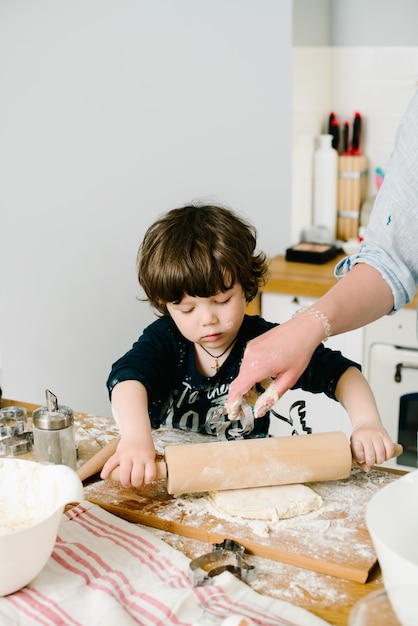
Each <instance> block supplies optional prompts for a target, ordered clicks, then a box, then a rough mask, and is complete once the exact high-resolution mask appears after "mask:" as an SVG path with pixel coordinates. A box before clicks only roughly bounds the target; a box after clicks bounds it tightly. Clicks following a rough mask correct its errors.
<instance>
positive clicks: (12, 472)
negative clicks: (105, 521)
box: [0, 458, 83, 596]
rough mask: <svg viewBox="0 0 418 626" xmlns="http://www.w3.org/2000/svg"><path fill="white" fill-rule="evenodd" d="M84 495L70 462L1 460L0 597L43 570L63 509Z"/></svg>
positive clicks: (19, 586) (22, 585) (78, 500)
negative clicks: (49, 463) (62, 463)
mask: <svg viewBox="0 0 418 626" xmlns="http://www.w3.org/2000/svg"><path fill="white" fill-rule="evenodd" d="M82 499H83V485H82V483H81V481H80V479H79V477H78V476H77V474H76V473H75V472H74V470H72V469H71V468H69V467H67V466H66V465H42V464H40V463H35V462H32V461H27V460H23V459H15V458H4V459H0V596H5V595H7V594H10V593H13V592H14V591H17V590H18V589H21V588H22V587H24V586H25V585H26V584H28V583H29V582H30V581H31V580H32V579H33V578H34V577H35V576H36V575H37V574H39V572H40V571H41V570H42V569H43V567H44V566H45V564H46V562H47V561H48V558H49V556H50V554H51V552H52V549H53V547H54V544H55V540H56V537H57V531H58V525H59V522H60V519H61V515H62V512H63V508H64V506H65V505H66V504H68V503H69V502H80V501H82Z"/></svg>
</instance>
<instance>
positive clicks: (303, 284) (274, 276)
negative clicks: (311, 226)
mask: <svg viewBox="0 0 418 626" xmlns="http://www.w3.org/2000/svg"><path fill="white" fill-rule="evenodd" d="M344 256H345V255H344V254H340V255H339V256H337V257H336V258H335V259H333V260H332V261H328V262H327V263H323V264H322V265H315V264H313V263H298V262H295V261H286V259H285V257H284V256H283V255H278V256H275V257H273V258H272V259H271V261H270V266H269V267H270V275H269V279H268V281H267V283H266V284H265V285H263V287H261V288H260V291H259V293H258V294H257V296H256V298H255V299H254V300H253V301H252V302H250V303H249V304H248V305H247V311H246V312H247V313H248V314H249V315H261V314H262V313H261V295H262V294H263V293H284V294H291V295H296V296H305V297H309V298H320V297H321V296H323V295H324V294H325V293H326V292H327V291H329V290H330V289H331V287H333V285H335V283H336V278H335V276H334V268H335V265H336V264H337V263H338V261H340V260H341V259H343V258H344ZM407 307H409V308H415V307H416V296H415V298H414V300H413V301H412V302H411V303H410V304H408V305H407Z"/></svg>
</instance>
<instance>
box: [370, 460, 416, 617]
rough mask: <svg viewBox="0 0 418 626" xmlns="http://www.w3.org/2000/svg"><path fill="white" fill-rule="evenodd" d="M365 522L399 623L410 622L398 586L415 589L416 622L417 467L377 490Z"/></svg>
mask: <svg viewBox="0 0 418 626" xmlns="http://www.w3.org/2000/svg"><path fill="white" fill-rule="evenodd" d="M366 522H367V527H368V529H369V532H370V535H371V537H372V540H373V544H374V547H375V550H376V554H377V558H378V560H379V564H380V567H381V570H382V576H383V582H384V585H385V588H386V591H387V593H388V596H389V598H390V600H391V602H392V605H393V608H394V610H395V613H396V614H397V616H398V618H399V619H400V621H401V623H402V624H410V623H411V622H409V621H408V616H407V615H404V616H403V614H404V611H405V610H406V608H407V607H406V606H405V603H402V602H399V601H398V600H397V598H398V594H399V589H400V588H407V589H409V590H410V589H411V588H413V589H415V590H416V594H415V601H416V607H415V618H414V620H417V621H414V626H415V624H417V623H418V617H417V616H418V471H413V472H410V473H408V474H405V475H404V476H401V478H399V479H398V480H396V481H394V482H393V483H391V484H390V485H387V486H386V487H383V488H382V489H381V490H380V491H379V492H378V493H376V494H375V495H374V496H373V497H372V499H371V500H370V502H369V504H368V506H367V511H366ZM395 590H396V592H395ZM410 609H411V607H409V610H410Z"/></svg>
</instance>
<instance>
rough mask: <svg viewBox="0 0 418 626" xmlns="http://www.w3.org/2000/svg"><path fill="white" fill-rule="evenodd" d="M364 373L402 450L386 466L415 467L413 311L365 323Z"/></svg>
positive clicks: (417, 399)
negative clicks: (366, 324)
mask: <svg viewBox="0 0 418 626" xmlns="http://www.w3.org/2000/svg"><path fill="white" fill-rule="evenodd" d="M363 371H364V374H365V376H366V378H367V379H368V381H369V383H370V386H371V388H372V389H373V392H374V394H375V397H376V402H377V406H378V409H379V412H380V415H381V417H382V421H383V423H384V425H385V427H386V429H387V430H388V432H389V434H390V436H391V437H392V439H393V440H394V441H398V442H399V443H401V444H402V445H403V448H404V453H403V454H402V455H401V456H400V457H398V458H397V459H393V460H391V461H388V462H387V463H385V465H386V466H388V467H393V468H397V469H403V470H413V469H417V467H418V457H417V431H418V342H417V338H416V311H415V309H402V310H401V311H399V313H396V314H395V315H390V316H386V317H384V318H382V319H380V320H378V321H377V322H374V323H373V324H370V325H369V326H367V327H366V329H365V333H364V369H363Z"/></svg>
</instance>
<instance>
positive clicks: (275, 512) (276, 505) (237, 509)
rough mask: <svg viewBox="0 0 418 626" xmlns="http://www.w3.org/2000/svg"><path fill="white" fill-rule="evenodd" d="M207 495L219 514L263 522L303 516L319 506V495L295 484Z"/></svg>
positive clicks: (214, 492)
mask: <svg viewBox="0 0 418 626" xmlns="http://www.w3.org/2000/svg"><path fill="white" fill-rule="evenodd" d="M209 496H210V498H211V500H212V501H213V503H214V505H215V507H216V508H217V509H218V510H219V512H220V513H227V514H228V515H232V516H234V517H241V518H243V519H258V520H267V521H276V520H280V519H286V518H288V517H295V516H296V515H305V514H306V513H310V512H311V511H316V510H317V509H319V508H321V506H322V505H323V500H322V498H321V496H319V495H318V494H317V493H315V491H314V490H313V489H311V488H310V487H307V486H306V485H299V484H298V485H279V486H275V487H250V488H248V489H229V490H228V491H211V492H209Z"/></svg>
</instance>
